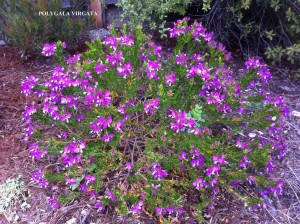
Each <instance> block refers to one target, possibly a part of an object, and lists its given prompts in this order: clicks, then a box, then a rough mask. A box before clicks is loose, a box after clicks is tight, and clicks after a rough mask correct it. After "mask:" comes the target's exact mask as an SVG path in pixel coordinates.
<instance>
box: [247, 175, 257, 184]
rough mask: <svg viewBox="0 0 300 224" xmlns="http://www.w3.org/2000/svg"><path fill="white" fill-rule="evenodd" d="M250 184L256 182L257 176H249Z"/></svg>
mask: <svg viewBox="0 0 300 224" xmlns="http://www.w3.org/2000/svg"><path fill="white" fill-rule="evenodd" d="M247 180H248V182H249V184H255V177H254V176H248V178H247Z"/></svg>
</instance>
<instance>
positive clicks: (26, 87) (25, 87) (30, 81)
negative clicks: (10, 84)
mask: <svg viewBox="0 0 300 224" xmlns="http://www.w3.org/2000/svg"><path fill="white" fill-rule="evenodd" d="M37 81H38V79H37V78H35V77H34V76H32V75H31V76H29V77H26V79H25V80H23V81H22V85H21V93H23V94H25V95H26V96H28V95H29V94H31V93H33V88H34V87H35V86H36V84H37Z"/></svg>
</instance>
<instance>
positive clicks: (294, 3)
mask: <svg viewBox="0 0 300 224" xmlns="http://www.w3.org/2000/svg"><path fill="white" fill-rule="evenodd" d="M193 4H194V6H198V7H200V8H201V9H202V10H200V11H198V12H194V13H192V14H193V16H196V17H198V18H200V19H201V20H203V24H204V25H205V26H206V27H207V28H208V30H210V31H213V32H214V34H215V36H216V37H217V38H218V39H219V40H221V41H222V42H223V43H224V44H225V45H226V46H232V47H239V48H240V49H241V51H242V52H243V53H244V55H249V54H255V55H260V54H261V53H265V55H266V56H267V58H269V59H271V60H274V61H280V60H282V59H287V60H289V61H290V62H292V63H294V60H299V58H300V45H299V44H300V43H299V37H300V1H299V0H270V1H264V0H245V1H239V0H229V1H221V0H206V1H202V0H196V1H193Z"/></svg>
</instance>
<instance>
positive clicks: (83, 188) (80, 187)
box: [79, 184, 88, 193]
mask: <svg viewBox="0 0 300 224" xmlns="http://www.w3.org/2000/svg"><path fill="white" fill-rule="evenodd" d="M79 189H80V190H81V192H83V193H86V192H87V190H88V186H86V185H85V184H80V185H79Z"/></svg>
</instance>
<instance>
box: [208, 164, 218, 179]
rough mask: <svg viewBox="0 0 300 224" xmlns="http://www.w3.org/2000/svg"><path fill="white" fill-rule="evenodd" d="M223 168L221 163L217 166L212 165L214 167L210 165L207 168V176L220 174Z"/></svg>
mask: <svg viewBox="0 0 300 224" xmlns="http://www.w3.org/2000/svg"><path fill="white" fill-rule="evenodd" d="M220 169H221V167H220V165H216V166H212V167H208V168H207V169H206V170H205V174H206V175H207V176H209V177H210V176H211V175H215V176H218V175H219V170H220Z"/></svg>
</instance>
